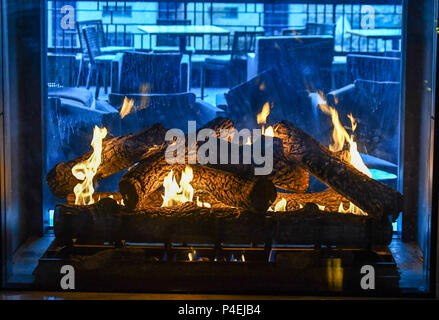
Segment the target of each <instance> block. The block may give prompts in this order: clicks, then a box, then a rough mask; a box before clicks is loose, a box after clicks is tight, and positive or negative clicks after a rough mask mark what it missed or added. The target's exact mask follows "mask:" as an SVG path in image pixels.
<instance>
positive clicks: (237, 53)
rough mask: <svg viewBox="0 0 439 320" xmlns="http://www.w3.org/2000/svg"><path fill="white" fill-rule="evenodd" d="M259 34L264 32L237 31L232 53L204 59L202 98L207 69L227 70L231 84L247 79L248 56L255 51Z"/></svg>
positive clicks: (202, 96)
mask: <svg viewBox="0 0 439 320" xmlns="http://www.w3.org/2000/svg"><path fill="white" fill-rule="evenodd" d="M258 35H261V36H262V35H264V33H263V32H261V31H235V32H234V34H233V43H232V52H231V54H227V55H215V56H209V57H207V58H205V59H204V62H203V63H202V66H201V81H200V82H201V99H204V88H205V85H206V72H207V71H218V72H225V74H226V79H227V83H228V84H229V85H230V86H234V85H236V84H238V83H241V82H243V81H245V80H246V66H247V56H248V53H249V52H254V50H255V44H256V37H257V36H258ZM242 70H244V72H242Z"/></svg>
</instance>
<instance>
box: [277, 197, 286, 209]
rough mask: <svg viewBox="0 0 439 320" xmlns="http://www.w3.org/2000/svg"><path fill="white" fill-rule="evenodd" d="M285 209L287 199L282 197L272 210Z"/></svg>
mask: <svg viewBox="0 0 439 320" xmlns="http://www.w3.org/2000/svg"><path fill="white" fill-rule="evenodd" d="M286 210H287V200H286V199H285V198H282V199H281V200H280V201H279V202H278V203H277V204H276V205H275V206H274V212H280V211H286Z"/></svg>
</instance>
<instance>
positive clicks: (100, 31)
mask: <svg viewBox="0 0 439 320" xmlns="http://www.w3.org/2000/svg"><path fill="white" fill-rule="evenodd" d="M86 27H94V28H95V29H96V31H97V42H98V44H99V47H100V48H101V52H102V53H105V54H115V53H118V52H124V51H129V50H134V48H132V47H125V46H107V41H106V38H105V32H104V26H103V24H102V21H101V20H85V21H77V22H76V31H77V34H78V38H79V44H80V46H81V53H80V54H79V55H78V59H79V68H78V77H77V79H76V86H77V87H79V84H80V81H81V76H82V73H83V71H84V67H85V65H86V63H88V62H89V56H88V49H87V43H86V41H85V37H84V33H83V31H82V30H83V29H84V28H86Z"/></svg>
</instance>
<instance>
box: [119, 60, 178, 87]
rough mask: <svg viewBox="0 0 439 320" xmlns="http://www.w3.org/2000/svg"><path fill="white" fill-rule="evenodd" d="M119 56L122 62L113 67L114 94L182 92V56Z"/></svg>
mask: <svg viewBox="0 0 439 320" xmlns="http://www.w3.org/2000/svg"><path fill="white" fill-rule="evenodd" d="M119 57H120V59H118V60H119V61H118V63H117V64H113V70H112V74H113V76H112V78H113V81H112V86H111V91H112V92H117V93H123V94H138V93H146V92H148V93H178V92H181V91H182V89H183V88H182V87H181V81H182V80H181V72H182V71H181V68H182V66H181V64H182V55H181V54H179V53H145V52H124V53H121V54H120V55H119ZM183 91H185V90H183Z"/></svg>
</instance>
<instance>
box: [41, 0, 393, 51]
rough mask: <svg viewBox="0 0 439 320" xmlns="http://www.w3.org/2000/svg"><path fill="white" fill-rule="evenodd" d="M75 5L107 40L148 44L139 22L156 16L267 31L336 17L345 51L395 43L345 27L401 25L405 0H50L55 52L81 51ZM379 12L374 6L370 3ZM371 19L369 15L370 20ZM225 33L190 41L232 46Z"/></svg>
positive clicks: (338, 41)
mask: <svg viewBox="0 0 439 320" xmlns="http://www.w3.org/2000/svg"><path fill="white" fill-rule="evenodd" d="M66 5H70V6H71V7H72V8H74V16H75V19H77V20H91V19H102V21H103V24H104V30H105V33H106V37H107V41H108V44H109V45H124V46H133V47H134V48H136V49H138V50H150V49H151V48H153V46H154V45H155V36H150V35H148V34H146V33H143V32H142V31H140V30H139V29H138V28H137V26H138V25H155V24H156V20H157V19H158V18H165V19H189V20H191V22H192V24H200V25H216V26H219V27H222V28H225V29H227V30H230V31H231V33H232V34H233V31H235V30H240V31H261V30H262V31H264V33H265V34H266V35H277V34H280V33H281V31H282V30H283V29H295V28H296V29H298V30H299V29H303V27H304V26H306V24H307V23H333V24H336V27H335V34H334V36H335V48H334V49H335V51H336V53H337V54H340V55H344V54H347V53H352V52H365V51H366V52H369V51H373V52H379V51H387V50H389V49H390V48H391V44H390V43H389V41H385V40H381V39H377V40H374V41H372V44H371V43H370V42H369V41H368V40H367V39H364V38H360V37H357V36H353V35H351V34H349V33H348V32H347V30H348V29H349V28H352V29H360V28H362V21H363V22H364V21H366V20H367V18H368V16H367V15H369V18H370V17H371V14H373V20H374V22H375V27H376V28H382V27H386V28H400V26H401V20H402V6H401V0H388V1H385V0H369V1H364V0H351V1H346V0H338V1H337V0H326V1H319V2H318V3H316V1H314V2H313V1H303V0H302V1H300V0H296V1H285V2H283V3H277V4H270V2H267V3H264V2H263V1H262V2H250V1H223V2H221V3H218V2H213V1H197V2H185V1H174V2H169V1H166V2H164V1H159V2H157V1H156V2H152V1H117V2H116V1H59V0H51V1H47V18H48V23H47V26H48V30H47V36H48V46H49V50H52V51H57V52H60V51H62V52H77V51H79V47H78V41H77V35H76V30H75V29H73V30H71V29H65V28H62V27H61V20H62V18H63V17H64V16H65V14H66V11H65V10H64V11H62V8H63V6H66ZM371 6H373V7H372V9H373V10H374V11H375V12H371V11H370V10H371V9H370V8H371ZM369 22H370V21H369ZM230 37H231V36H230V35H226V36H218V35H217V36H209V35H205V36H197V37H192V39H191V43H192V44H193V45H194V47H195V49H196V52H198V53H214V52H215V53H216V52H229V51H230V50H231V44H232V41H231V39H230Z"/></svg>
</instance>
